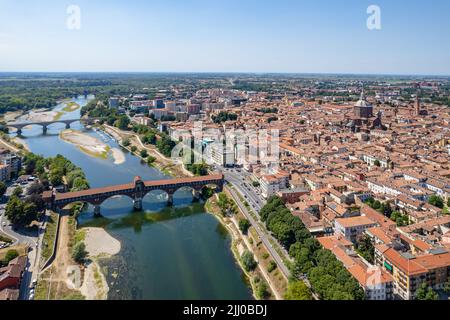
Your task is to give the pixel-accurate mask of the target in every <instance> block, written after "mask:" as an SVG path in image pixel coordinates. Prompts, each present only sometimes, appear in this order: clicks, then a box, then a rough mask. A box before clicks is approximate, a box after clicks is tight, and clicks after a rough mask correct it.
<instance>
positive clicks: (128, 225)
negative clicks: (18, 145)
mask: <svg viewBox="0 0 450 320" xmlns="http://www.w3.org/2000/svg"><path fill="white" fill-rule="evenodd" d="M76 102H77V103H78V104H80V105H85V104H86V103H87V100H86V99H84V98H82V97H80V98H78V99H76ZM62 107H63V106H58V107H57V108H56V109H57V110H60V109H62ZM76 117H78V118H79V117H80V110H76V111H74V112H69V113H66V114H64V115H63V116H62V117H61V119H63V120H64V119H76ZM73 128H74V129H76V130H82V131H84V132H86V133H87V134H89V135H93V136H94V137H96V138H99V139H102V140H103V141H105V142H106V143H108V144H109V145H110V146H111V147H112V148H120V146H119V145H118V144H117V143H116V142H115V141H114V140H113V139H111V138H110V137H108V136H106V135H100V134H99V133H98V132H96V131H95V130H88V129H86V128H85V127H83V126H82V124H81V123H79V122H77V123H74V124H73ZM64 129H65V126H64V125H59V124H54V125H52V126H50V127H49V130H48V132H47V134H46V135H43V134H42V128H40V127H38V126H33V127H30V128H27V129H25V130H23V136H24V138H23V139H24V140H25V143H26V144H27V145H28V146H29V147H30V149H31V150H32V151H33V152H34V153H37V154H41V155H43V156H45V157H53V156H56V155H57V154H62V155H64V156H65V157H67V158H68V159H70V160H71V161H72V162H73V163H75V164H76V165H77V166H79V167H81V168H83V170H84V171H85V173H86V177H87V178H88V180H89V183H90V185H91V187H93V188H96V187H103V186H107V185H115V184H123V183H129V182H132V181H133V178H134V177H135V176H141V177H142V178H143V179H144V180H160V179H167V178H168V177H167V176H165V175H164V174H163V173H162V172H160V171H159V170H157V169H155V168H152V167H148V166H147V165H146V164H145V163H143V162H142V161H141V160H140V159H139V158H137V157H134V156H132V155H131V154H129V153H128V152H125V157H126V161H125V163H123V164H114V161H113V160H112V159H110V158H108V159H106V160H105V159H99V158H94V157H90V156H88V155H86V154H84V153H83V152H81V151H80V150H79V149H78V148H77V147H76V146H74V145H72V144H69V143H66V142H64V141H62V140H61V139H59V136H58V135H59V132H60V131H61V130H64ZM13 135H14V134H12V136H13ZM166 197H167V196H166V194H165V193H163V192H160V193H158V192H152V193H149V194H148V195H147V196H146V197H145V198H144V200H143V207H144V212H134V211H133V202H132V200H131V199H130V198H127V197H115V198H110V199H108V200H106V201H105V202H104V203H103V204H102V206H101V213H102V215H103V217H102V218H98V219H94V218H93V208H92V207H88V208H87V210H86V212H84V213H82V214H81V215H80V217H79V224H80V225H81V226H93V227H102V228H105V229H106V230H107V231H108V232H109V233H110V234H111V235H112V236H113V237H115V238H116V239H118V240H119V241H120V242H121V244H122V249H121V252H120V253H119V254H118V255H116V256H114V257H112V258H110V259H102V260H101V261H100V264H101V266H102V269H103V270H104V271H105V274H106V275H107V281H108V284H109V286H110V292H109V299H251V298H252V296H251V292H250V290H249V288H248V286H247V285H246V283H245V281H243V273H242V271H241V270H240V269H239V267H238V266H237V264H236V262H235V260H234V257H233V254H232V252H231V250H230V242H231V240H230V236H229V235H228V233H227V231H226V229H225V228H223V227H222V226H221V225H220V223H219V222H218V221H217V220H216V218H214V217H213V216H212V215H210V214H207V213H205V208H204V204H203V203H194V204H192V203H191V202H192V193H191V192H190V190H189V189H185V190H179V191H177V192H176V194H175V195H174V207H171V208H168V207H167V206H166Z"/></svg>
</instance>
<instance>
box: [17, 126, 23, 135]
mask: <svg viewBox="0 0 450 320" xmlns="http://www.w3.org/2000/svg"><path fill="white" fill-rule="evenodd" d="M21 134H22V128H19V129H17V135H18V136H20V135H21Z"/></svg>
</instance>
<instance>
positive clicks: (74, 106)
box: [63, 101, 81, 112]
mask: <svg viewBox="0 0 450 320" xmlns="http://www.w3.org/2000/svg"><path fill="white" fill-rule="evenodd" d="M65 105H66V106H65V107H64V108H63V111H64V112H73V111H76V110H78V109H80V108H81V106H80V105H79V104H78V103H76V102H73V101H70V102H66V103H65Z"/></svg>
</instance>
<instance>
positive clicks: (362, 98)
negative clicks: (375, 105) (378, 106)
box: [355, 90, 372, 108]
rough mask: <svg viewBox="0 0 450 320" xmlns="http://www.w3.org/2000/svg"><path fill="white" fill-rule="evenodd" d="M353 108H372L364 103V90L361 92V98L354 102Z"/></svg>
mask: <svg viewBox="0 0 450 320" xmlns="http://www.w3.org/2000/svg"><path fill="white" fill-rule="evenodd" d="M355 107H359V108H372V105H371V104H370V103H368V102H367V101H366V98H365V97H364V90H363V91H362V92H361V98H360V99H359V100H358V102H356V104H355Z"/></svg>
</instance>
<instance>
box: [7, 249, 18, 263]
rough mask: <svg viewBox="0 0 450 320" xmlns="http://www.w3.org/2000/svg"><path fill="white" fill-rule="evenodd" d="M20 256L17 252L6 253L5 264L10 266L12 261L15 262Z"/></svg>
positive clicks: (9, 251)
mask: <svg viewBox="0 0 450 320" xmlns="http://www.w3.org/2000/svg"><path fill="white" fill-rule="evenodd" d="M18 256H19V252H18V251H17V250H14V249H11V250H8V251H7V252H6V255H5V260H4V263H5V264H8V263H9V262H10V261H12V260H14V259H15V258H17V257H18Z"/></svg>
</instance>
